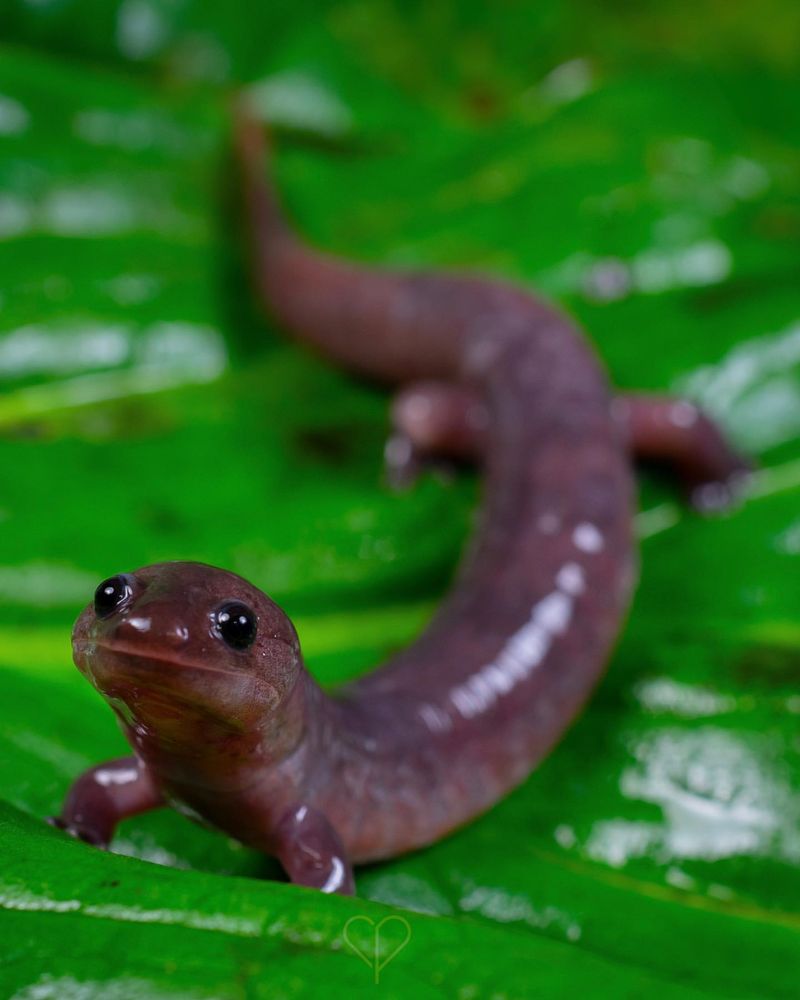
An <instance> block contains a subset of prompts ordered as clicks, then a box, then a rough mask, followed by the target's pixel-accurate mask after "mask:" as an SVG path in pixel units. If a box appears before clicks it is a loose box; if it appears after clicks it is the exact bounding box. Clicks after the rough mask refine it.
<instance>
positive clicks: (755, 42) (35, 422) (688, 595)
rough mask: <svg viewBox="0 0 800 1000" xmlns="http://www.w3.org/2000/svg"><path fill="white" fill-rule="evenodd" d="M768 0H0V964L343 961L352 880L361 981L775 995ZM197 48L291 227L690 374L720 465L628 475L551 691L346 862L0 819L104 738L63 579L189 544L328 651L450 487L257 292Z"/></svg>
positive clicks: (122, 975) (307, 978) (796, 808)
mask: <svg viewBox="0 0 800 1000" xmlns="http://www.w3.org/2000/svg"><path fill="white" fill-rule="evenodd" d="M774 6H775V10H774V13H773V15H771V16H770V17H769V18H764V17H763V12H762V9H761V6H760V5H756V4H755V3H754V2H751V0H747V2H745V3H744V4H740V5H737V9H736V16H735V17H734V16H733V15H731V16H729V15H728V14H726V13H725V12H723V11H721V9H720V8H719V6H718V5H712V4H708V5H703V4H701V5H695V7H693V8H692V10H691V12H689V11H688V9H683V7H681V6H679V7H677V8H674V9H672V8H670V9H669V10H667V9H666V8H664V9H663V10H658V11H656V10H655V9H654V8H652V6H651V5H650V6H648V5H646V6H645V7H643V8H642V9H641V10H638V9H637V10H636V11H628V12H626V16H625V19H624V20H622V19H618V18H616V17H614V16H612V15H611V14H610V13H609V12H608V10H607V9H606V8H597V7H596V5H591V4H589V3H588V2H586V3H580V4H578V5H577V7H576V8H574V11H577V14H576V13H574V11H573V14H570V13H568V12H567V10H566V8H565V7H564V6H563V5H561V4H558V3H556V2H555V0H547V2H545V3H542V4H536V5H533V4H526V3H520V4H516V5H499V6H498V5H485V4H479V3H477V2H473V0H464V2H461V3H455V2H453V0H444V2H442V3H437V4H433V5H431V4H429V3H425V4H422V3H419V4H418V3H410V4H404V5H399V4H395V3H392V2H390V0H379V2H376V3H374V4H372V3H371V4H369V5H367V4H363V3H360V2H357V0H349V2H346V0H337V2H333V0H331V2H324V3H322V2H320V3H317V4H308V3H302V2H301V3H295V4H292V5H288V4H287V5H283V4H270V5H262V7H261V9H259V10H257V11H253V10H252V9H250V8H249V7H248V8H247V9H245V7H244V5H240V4H237V3H233V4H226V5H223V6H219V5H217V6H214V5H207V4H203V3H200V2H195V0H186V2H185V3H181V4H177V3H173V2H171V0H119V2H113V3H105V2H104V3H97V2H95V0H57V2H50V3H28V2H24V0H9V2H8V3H6V4H4V5H3V7H2V9H0V36H2V38H3V39H4V44H3V47H2V48H0V275H1V276H2V277H1V278H0V383H2V387H3V393H2V398H0V468H1V469H2V470H4V471H3V473H2V491H1V492H0V545H1V546H2V556H1V557H0V664H2V666H3V668H4V669H3V671H2V673H0V705H2V709H1V710H0V800H2V801H1V802H0V851H2V856H3V858H4V862H3V865H2V866H0V923H2V928H1V930H0V933H2V941H3V947H2V949H0V986H2V991H0V992H2V994H3V995H4V996H6V995H7V996H14V997H16V998H17V1000H34V998H38V1000H42V998H49V997H54V998H55V997H58V998H65V1000H73V998H74V1000H77V998H81V1000H85V998H93V997H98V998H99V997H104V998H109V997H110V998H112V1000H116V998H120V1000H122V998H124V1000H136V998H162V997H169V998H188V997H197V998H217V997H224V998H228V997H231V998H238V997H251V996H253V997H261V996H265V997H266V996H269V997H273V996H286V997H290V996H296V995H297V996H300V995H302V996H307V995H310V996H316V995H319V996H328V995H331V994H332V993H335V994H341V995H347V996H358V995H361V993H362V992H363V993H364V994H369V995H374V993H375V990H376V986H375V983H374V974H375V950H374V949H375V944H376V938H375V932H374V930H373V926H374V925H377V924H379V923H380V921H382V920H384V919H385V918H386V917H387V916H396V917H400V918H402V921H407V924H408V932H409V939H408V942H407V943H405V944H404V943H403V942H404V937H405V928H404V924H403V923H402V922H400V921H395V922H394V923H391V922H390V923H387V924H384V925H383V929H382V931H381V934H380V938H379V941H378V943H379V945H380V947H379V950H378V961H379V963H383V965H382V969H381V970H380V984H379V988H380V989H381V990H382V991H383V993H382V995H385V996H398V997H400V996H408V995H412V994H413V995H420V996H428V995H430V996H440V995H447V996H456V997H460V998H462V1000H468V998H471V997H479V996H487V997H490V996H497V997H500V996H504V997H522V996H564V995H572V994H575V995H582V994H584V995H591V996H593V997H594V996H609V997H615V998H616V997H619V996H642V995H657V996H673V995H675V996H684V995H685V996H693V995H705V996H709V995H711V996H715V995H716V996H720V997H732V996H737V997H738V996H741V997H758V998H762V997H766V996H787V997H788V996H795V995H796V994H797V977H798V973H800V959H798V955H800V867H799V865H798V862H800V745H799V744H798V741H797V716H798V713H800V701H799V700H798V691H797V682H798V678H800V666H799V664H800V626H799V625H798V615H797V609H798V603H799V602H798V598H800V589H798V586H797V582H796V578H797V567H798V556H799V555H800V520H798V514H797V509H798V500H800V419H799V418H798V413H800V282H798V258H797V245H798V236H800V179H799V178H800V169H799V168H800V162H799V161H798V155H797V148H798V140H799V139H800V111H798V109H800V85H799V84H798V81H797V80H796V78H795V76H794V75H793V67H794V63H793V61H792V47H791V41H790V39H791V37H792V31H791V25H792V18H793V16H794V10H793V6H794V5H793V4H791V3H790V2H789V0H782V2H780V3H777V4H776V5H774ZM687 53H688V54H687ZM643 60H646V65H644V68H643ZM240 84H252V85H253V86H254V89H255V92H256V93H257V94H258V95H259V98H260V100H261V102H262V110H263V112H264V114H265V115H266V116H267V117H269V118H270V119H271V120H272V121H273V122H274V123H275V124H276V125H277V126H279V128H280V130H281V135H280V142H279V155H278V158H277V163H276V172H277V176H278V182H279V184H280V187H281V190H282V193H283V195H284V198H285V201H286V203H287V206H288V207H289V210H290V211H291V212H292V214H293V216H294V217H295V219H296V220H297V222H298V225H299V226H300V228H301V229H302V230H303V232H304V233H306V234H307V235H308V237H309V238H311V239H313V240H314V241H315V242H317V243H318V244H320V245H322V246H325V247H326V248H327V249H330V250H331V251H334V252H339V253H343V254H348V255H350V256H354V257H357V258H361V259H369V260H373V261H381V262H386V263H391V264H400V265H413V266H431V267H433V266H462V267H469V268H473V269H474V268H480V269H483V270H488V271H490V272H494V273H498V274H502V275H504V276H507V277H511V278H513V279H515V280H517V281H518V282H520V283H522V284H524V285H528V286H530V287H532V288H537V289H542V290H543V291H544V292H545V293H547V294H548V295H550V296H553V297H555V298H557V299H559V300H561V301H562V302H563V303H564V304H565V306H567V307H568V308H569V309H570V310H571V311H572V312H573V313H574V314H575V315H577V316H578V318H579V319H580V320H581V322H582V323H583V325H584V327H585V328H586V329H587V331H589V335H590V337H591V338H592V340H593V341H594V343H595V344H596V345H597V347H598V350H599V352H600V353H601V355H602V356H603V358H604V359H605V360H606V362H607V364H608V366H609V369H610V372H611V375H612V377H613V379H614V381H615V382H616V383H617V384H618V385H619V386H620V387H623V388H634V387H635V388H645V389H648V388H649V389H654V390H658V391H662V392H666V391H671V392H682V393H686V394H688V395H690V396H691V397H693V398H695V399H697V400H699V401H701V402H702V403H703V404H704V405H705V406H707V407H708V408H709V410H711V411H712V412H713V413H714V414H716V415H717V416H718V418H719V419H720V421H721V422H722V423H723V424H724V426H725V427H726V428H727V429H728V430H729V432H730V433H731V435H732V436H733V437H734V439H735V440H736V441H737V442H738V443H739V444H740V445H741V446H742V447H745V448H747V449H748V450H749V451H751V452H752V453H753V454H754V455H756V456H757V457H758V458H759V461H760V462H761V466H762V467H761V470H760V472H759V473H758V476H757V478H756V483H755V487H754V489H753V491H752V494H751V496H750V498H749V499H748V500H747V502H746V503H745V504H744V505H743V506H742V507H741V508H740V509H738V510H736V511H733V512H731V513H730V514H728V515H726V516H724V517H720V518H715V519H710V520H704V519H700V518H698V517H695V516H693V515H691V514H688V513H687V512H685V511H684V510H683V509H682V508H681V507H680V505H679V503H678V502H677V500H676V499H675V497H674V495H673V492H672V490H671V488H670V485H669V483H668V482H667V481H666V480H661V479H656V478H654V477H651V476H649V475H647V476H645V477H643V478H642V486H641V505H642V508H643V513H642V514H641V515H640V517H639V520H638V522H637V524H638V529H639V533H640V536H641V538H642V579H641V584H640V587H639V590H638V593H637V597H636V601H635V605H634V608H633V609H632V612H631V615H630V620H629V622H628V624H627V626H626V629H625V632H624V635H623V637H622V639H621V642H620V644H619V647H618V649H617V650H616V652H615V654H614V657H613V659H612V662H611V665H610V671H609V674H608V677H607V679H606V680H605V681H604V683H603V684H602V685H601V687H600V689H599V691H598V692H597V695H596V697H595V698H594V699H593V701H592V703H591V705H590V706H589V708H588V709H587V711H586V712H585V713H584V715H583V717H582V718H581V719H580V720H579V722H578V723H577V725H576V726H575V727H574V728H573V730H572V731H571V732H570V733H569V734H568V736H567V737H566V739H565V740H564V741H563V743H562V744H561V746H559V748H558V749H557V750H556V751H555V752H554V753H553V754H552V755H551V757H550V758H549V759H548V760H547V761H546V762H544V764H543V765H542V766H541V767H540V768H539V770H538V771H537V772H536V773H535V774H534V775H532V776H531V778H530V779H529V780H528V781H527V782H526V783H525V784H524V785H523V786H522V787H521V788H519V789H518V790H517V791H516V792H515V793H514V794H512V795H511V796H509V797H508V798H507V799H506V800H504V801H503V802H501V803H499V804H498V805H497V806H496V807H495V808H494V809H492V810H491V811H490V812H489V813H488V814H487V815H486V816H484V817H482V818H481V819H479V820H478V821H476V822H475V823H474V824H472V825H470V826H469V827H467V828H466V829H464V830H462V831H460V832H458V833H457V834H456V835H454V836H452V837H450V838H448V839H447V840H445V841H443V842H441V843H439V844H436V845H434V846H433V847H431V848H429V849H428V850H426V851H423V852H419V853H416V854H414V855H410V856H408V857H404V858H398V859H395V860H393V861H391V862H387V863H385V864H382V865H377V866H372V867H369V868H367V869H364V870H362V871H360V872H359V873H358V890H359V895H358V897H357V898H356V899H352V900H345V899H338V898H337V899H331V898H328V897H323V896H321V895H319V894H316V893H312V892H309V891H307V890H303V889H300V888H297V887H295V886H289V885H286V884H284V883H283V882H282V881H280V878H281V876H280V872H279V870H278V868H277V866H276V865H275V864H274V863H273V862H271V861H269V860H267V859H264V858H261V857H260V856H258V855H256V854H255V853H253V852H251V851H248V850H245V849H244V848H242V847H241V846H240V845H237V844H235V843H234V842H232V841H229V840H226V839H225V838H223V837H221V836H219V835H216V834H214V833H212V832H210V831H207V830H204V829H201V828H199V827H195V826H193V825H191V824H190V823H189V822H188V821H187V820H186V819H184V818H182V817H180V816H178V815H177V814H175V813H173V812H171V811H167V810H164V811H160V812H158V813H153V814H152V815H148V816H143V817H139V818H137V819H135V820H131V821H129V822H127V823H125V824H123V826H122V828H121V830H120V832H119V835H118V836H117V838H116V839H115V842H114V845H113V850H114V853H113V854H107V853H101V852H98V851H95V850H93V849H91V848H89V847H87V846H85V845H83V844H79V843H74V842H72V841H70V840H68V839H67V838H65V837H64V836H63V835H61V834H59V833H57V832H56V831H54V830H51V829H50V828H49V827H47V826H46V825H45V824H44V822H43V817H44V816H46V815H48V814H51V813H54V812H55V811H57V810H58V808H59V806H60V803H61V801H62V799H63V796H64V794H65V791H66V789H67V787H68V785H69V783H70V781H71V780H72V779H73V778H74V777H75V776H76V775H77V774H78V773H79V772H80V771H81V770H82V769H84V768H86V767H88V766H90V765H91V764H93V763H96V762H97V761H100V760H102V759H105V758H108V757H111V756H114V755H117V754H119V753H121V752H124V749H125V744H124V741H123V740H122V737H121V736H120V734H119V732H118V731H117V729H116V727H115V725H114V723H113V717H112V715H111V713H110V712H109V711H108V709H107V707H106V706H105V705H104V704H103V703H102V702H101V700H100V699H99V698H98V697H97V696H96V695H95V694H94V693H93V691H92V690H91V689H90V688H89V686H88V685H87V684H86V683H85V681H84V680H83V679H82V678H81V677H80V676H79V675H78V673H77V671H75V670H74V668H73V667H72V666H71V664H70V654H69V630H70V625H71V622H72V621H73V619H74V618H75V616H76V615H77V613H78V612H79V610H80V608H81V607H82V606H83V605H84V604H85V603H86V601H87V600H88V599H89V596H90V595H91V592H92V590H93V588H94V586H95V584H96V582H97V581H98V580H99V579H102V578H103V577H104V576H107V575H109V574H110V573H113V572H118V571H120V570H124V569H132V568H135V567H136V566H139V565H143V564H145V563H148V562H153V561H156V560H161V559H183V558H189V559H200V560H203V561H207V562H211V563H215V564H219V565H221V566H226V567H229V568H231V569H234V570H236V571H238V572H240V573H242V574H244V575H245V576H247V577H249V578H251V579H252V580H253V581H254V582H255V583H256V584H258V585H259V586H261V587H263V588H264V589H265V590H266V591H267V592H269V593H270V594H271V595H272V596H273V597H275V598H276V599H277V600H279V601H280V602H281V603H282V604H283V605H284V606H285V607H286V609H287V611H289V613H290V614H291V615H292V616H293V618H294V620H295V622H296V624H297V626H298V630H299V633H300V636H301V640H302V643H303V647H304V650H305V653H306V657H307V659H308V662H309V664H310V666H311V667H312V669H313V670H314V672H315V673H316V674H317V676H319V677H320V678H321V679H322V681H323V682H324V683H326V684H330V685H333V684H335V683H338V682H340V681H342V680H344V679H347V678H350V677H353V676H355V675H357V674H358V673H360V672H363V671H366V670H369V669H372V668H373V667H374V665H375V664H377V663H378V662H379V661H380V660H381V659H382V658H384V657H385V656H386V655H388V654H389V653H391V652H392V651H393V650H394V649H396V648H399V647H401V646H403V645H404V644H406V643H408V642H410V641H412V640H413V637H414V635H415V634H416V633H417V632H418V631H419V629H420V628H421V627H422V625H423V624H424V622H425V621H426V620H427V618H428V617H429V616H430V614H431V613H432V612H433V609H434V608H435V606H436V603H437V601H438V600H439V599H440V598H441V595H442V594H443V593H444V592H445V590H446V588H447V586H448V583H449V580H450V577H451V575H452V572H453V569H454V567H455V565H456V562H457V559H458V555H459V551H460V549H461V546H462V544H463V541H464V539H465V538H466V536H467V534H468V533H469V531H470V528H471V525H472V521H473V511H474V508H475V505H476V504H477V503H478V502H479V488H480V487H479V482H478V481H477V479H476V477H475V476H474V475H471V474H469V473H461V472H459V473H458V474H457V475H455V476H451V477H437V476H427V477H425V478H424V479H423V480H422V481H421V482H420V483H419V484H418V485H417V486H416V487H415V488H414V489H413V490H411V491H409V492H407V493H403V494H394V493H391V492H389V491H388V490H387V489H386V488H385V486H384V484H383V481H382V474H381V453H382V444H383V440H384V438H385V435H386V431H387V427H388V420H387V400H386V398H385V396H384V395H383V394H382V393H381V392H379V391H378V390H376V389H375V388H373V387H370V386H366V385H364V384H361V383H358V382H356V381H354V380H352V379H351V378H350V377H349V376H348V375H347V374H346V373H342V372H338V371H334V370H332V369H331V368H329V367H328V366H327V365H325V364H324V363H322V362H321V361H319V360H315V359H313V358H311V357H310V356H308V355H307V354H305V353H304V352H303V351H302V349H300V348H299V347H297V346H296V345H293V344H289V343H286V342H285V341H284V340H283V339H282V338H281V337H280V335H279V334H280V331H278V330H275V329H273V328H272V327H271V326H270V325H269V323H268V322H267V321H265V320H263V319H262V318H261V317H260V316H259V314H258V312H257V310H256V309H255V307H254V304H253V302H252V298H251V293H250V291H249V288H248V285H247V280H246V276H245V270H244V267H243V261H242V254H241V250H240V247H239V242H240V241H239V238H238V233H237V229H236V224H235V217H236V216H235V209H234V204H233V203H234V201H235V198H234V196H235V191H234V190H233V188H234V182H233V180H232V172H231V168H230V163H229V158H228V153H227V143H228V127H229V126H228V117H227V116H228V107H229V96H230V91H231V90H232V89H233V88H235V87H237V86H239V85H240ZM275 879H278V881H275ZM352 918H365V919H362V920H360V921H356V922H354V923H353V924H351V925H350V931H349V932H346V926H347V923H348V921H349V920H351V919H352ZM369 921H372V922H373V923H369ZM348 939H349V940H350V942H354V943H355V945H356V948H355V949H354V948H353V947H351V944H348ZM67 943H68V945H69V946H68V947H67V946H66V944H67ZM359 952H360V954H359ZM365 956H366V957H365Z"/></svg>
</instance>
